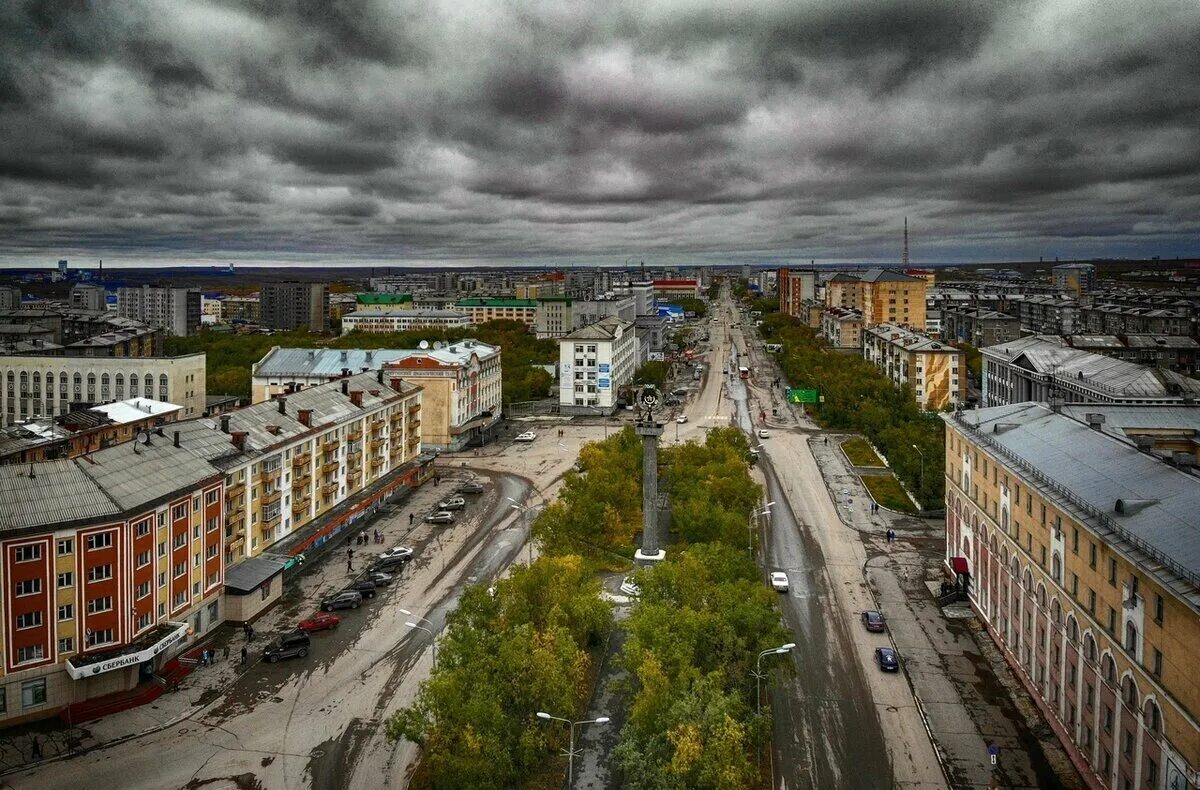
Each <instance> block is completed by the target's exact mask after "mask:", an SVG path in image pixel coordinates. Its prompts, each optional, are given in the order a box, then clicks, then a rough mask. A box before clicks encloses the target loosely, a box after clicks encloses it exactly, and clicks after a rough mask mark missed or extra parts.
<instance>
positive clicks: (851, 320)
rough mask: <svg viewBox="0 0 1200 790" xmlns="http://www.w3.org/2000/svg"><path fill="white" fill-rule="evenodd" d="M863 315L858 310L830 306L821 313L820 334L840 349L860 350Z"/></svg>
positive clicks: (831, 344)
mask: <svg viewBox="0 0 1200 790" xmlns="http://www.w3.org/2000/svg"><path fill="white" fill-rule="evenodd" d="M862 329H863V317H862V313H861V312H859V311H858V310H850V309H848V308H844V307H831V308H829V309H828V310H825V311H823V312H822V313H821V334H822V335H824V336H825V339H826V340H828V341H829V345H830V346H832V347H833V348H836V349H841V350H854V351H861V350H862Z"/></svg>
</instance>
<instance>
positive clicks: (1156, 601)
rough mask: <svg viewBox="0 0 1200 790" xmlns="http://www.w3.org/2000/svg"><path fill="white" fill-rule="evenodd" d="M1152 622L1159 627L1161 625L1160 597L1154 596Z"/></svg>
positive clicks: (1161, 599)
mask: <svg viewBox="0 0 1200 790" xmlns="http://www.w3.org/2000/svg"><path fill="white" fill-rule="evenodd" d="M1154 622H1156V623H1158V624H1159V625H1162V624H1163V597H1162V596H1161V595H1155V596H1154Z"/></svg>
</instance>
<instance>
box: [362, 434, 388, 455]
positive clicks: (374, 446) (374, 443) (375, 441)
mask: <svg viewBox="0 0 1200 790" xmlns="http://www.w3.org/2000/svg"><path fill="white" fill-rule="evenodd" d="M385 442H387V439H385V438H383V437H382V436H377V437H374V438H372V439H371V441H369V442H368V443H367V446H368V447H369V448H370V449H371V452H375V451H377V450H378V449H379V448H380V447H383V445H384V443H385Z"/></svg>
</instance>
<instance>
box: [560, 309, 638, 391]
mask: <svg viewBox="0 0 1200 790" xmlns="http://www.w3.org/2000/svg"><path fill="white" fill-rule="evenodd" d="M558 350H559V357H558V360H559V361H558V365H559V394H558V403H559V408H560V409H562V410H563V411H564V412H567V413H592V414H595V413H606V412H611V411H613V409H615V408H616V406H617V390H618V389H619V388H620V387H622V386H624V385H625V384H628V383H629V382H630V381H632V380H633V373H634V371H635V370H636V369H637V359H638V339H637V333H636V331H635V329H634V325H633V324H631V323H629V322H628V321H622V320H621V319H619V318H602V319H601V320H599V321H597V322H596V323H594V324H591V325H589V326H585V327H582V328H580V329H576V330H575V331H574V332H572V333H571V334H569V335H566V336H564V337H562V338H560V339H559V342H558Z"/></svg>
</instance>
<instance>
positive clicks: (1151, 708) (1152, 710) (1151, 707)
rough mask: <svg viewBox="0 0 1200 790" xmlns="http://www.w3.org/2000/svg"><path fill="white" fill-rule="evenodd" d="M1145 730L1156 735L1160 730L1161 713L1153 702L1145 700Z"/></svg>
mask: <svg viewBox="0 0 1200 790" xmlns="http://www.w3.org/2000/svg"><path fill="white" fill-rule="evenodd" d="M1145 719H1146V728H1147V729H1149V730H1150V732H1152V733H1154V734H1155V735H1157V734H1158V733H1159V732H1160V731H1161V730H1162V713H1161V712H1160V711H1159V709H1158V704H1157V703H1155V702H1154V700H1152V699H1151V700H1146V717H1145Z"/></svg>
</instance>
